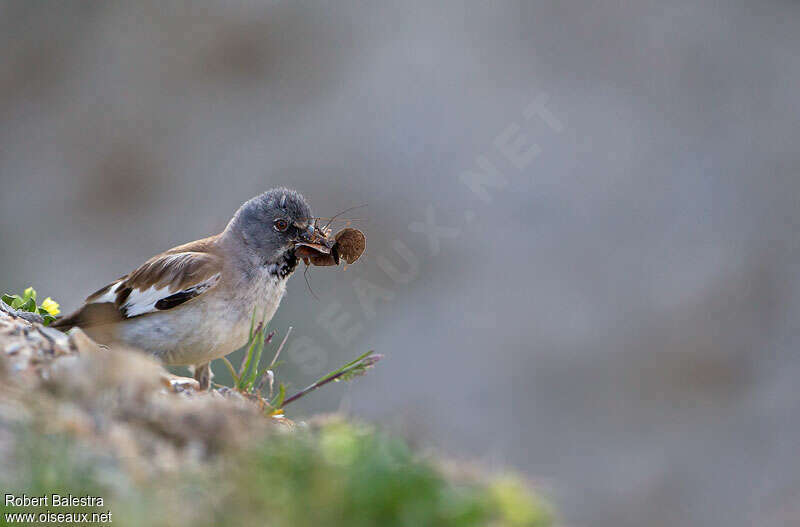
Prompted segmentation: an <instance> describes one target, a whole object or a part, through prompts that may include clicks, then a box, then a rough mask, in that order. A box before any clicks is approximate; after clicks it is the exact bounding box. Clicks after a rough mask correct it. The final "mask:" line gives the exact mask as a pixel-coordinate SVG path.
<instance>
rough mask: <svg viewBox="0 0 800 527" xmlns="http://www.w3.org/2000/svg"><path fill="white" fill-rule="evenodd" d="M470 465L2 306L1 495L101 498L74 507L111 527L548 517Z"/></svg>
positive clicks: (515, 482)
mask: <svg viewBox="0 0 800 527" xmlns="http://www.w3.org/2000/svg"><path fill="white" fill-rule="evenodd" d="M0 304H1V303H0ZM18 315H22V316H18ZM464 468H465V467H464V465H463V464H452V463H451V464H445V463H442V462H441V461H438V460H431V459H424V458H422V457H420V456H419V455H417V454H415V453H413V452H412V451H410V450H409V449H408V447H407V446H406V445H405V443H404V442H403V441H401V440H397V439H396V438H391V437H388V436H385V435H383V434H381V433H379V432H376V431H375V430H374V429H372V428H370V427H367V426H365V425H360V424H352V423H349V422H347V421H346V420H345V419H343V418H341V417H326V418H317V419H313V420H312V421H311V424H305V423H302V424H297V425H295V424H294V423H292V422H291V421H289V420H287V419H285V418H283V417H277V418H276V417H273V416H271V415H269V414H268V413H267V412H265V411H264V408H263V407H262V405H260V404H259V403H258V401H256V400H254V399H251V398H248V397H245V396H243V395H241V394H240V393H238V392H236V391H234V390H230V389H227V388H218V389H214V390H212V391H209V392H199V391H197V389H196V383H195V381H194V380H192V379H184V378H176V377H175V376H173V375H171V374H169V373H168V372H167V371H166V370H165V369H164V368H163V367H162V366H161V365H159V364H158V363H156V362H155V361H153V360H151V359H150V358H149V357H147V356H145V355H144V354H141V353H139V352H136V351H128V350H110V349H107V348H104V347H101V346H99V345H97V344H96V343H95V342H93V341H92V340H91V339H90V338H89V337H87V336H86V335H85V334H84V333H83V332H82V331H80V330H73V331H72V332H70V334H69V335H67V334H64V333H61V332H59V331H56V330H53V329H50V328H47V327H44V326H43V325H42V324H41V323H40V322H37V319H36V317H35V316H30V314H20V313H17V312H14V311H13V310H9V309H8V308H7V306H3V307H2V308H0V487H2V488H4V489H5V491H6V492H13V493H15V494H23V493H25V494H28V495H32V496H33V495H44V494H52V493H56V492H58V493H61V494H72V495H75V496H102V497H104V499H105V502H104V504H103V506H100V507H97V506H90V507H83V508H79V509H69V510H70V511H72V512H75V511H76V510H77V511H84V512H89V513H93V512H97V513H109V512H111V513H114V514H116V516H114V518H115V519H114V521H113V523H114V524H115V525H119V524H123V525H169V526H170V527H174V526H181V525H186V526H188V525H192V526H202V525H221V524H228V525H264V524H265V522H266V524H268V525H278V526H287V527H288V526H292V527H297V526H302V525H309V526H310V525H321V524H324V525H332V526H336V525H348V526H353V525H356V526H357V525H364V526H366V525H378V524H380V525H389V526H391V525H454V526H455V525H459V526H461V525H490V524H491V525H511V526H513V525H520V526H522V525H528V526H546V525H549V524H550V516H549V514H548V513H547V510H546V508H545V507H543V506H542V505H541V504H540V502H539V501H538V500H537V499H536V497H535V496H534V495H533V494H531V493H530V491H529V490H528V488H527V484H525V483H524V482H522V481H521V480H519V479H516V478H513V477H512V478H509V477H507V476H503V477H500V478H494V479H492V478H487V477H483V476H481V475H480V474H478V473H475V472H474V471H472V470H465V469H464ZM0 510H1V511H2V514H4V515H5V514H6V513H9V512H31V511H33V512H36V513H37V514H38V513H40V512H66V511H67V510H63V509H62V510H57V511H51V510H50V509H47V508H41V507H40V508H38V509H30V508H28V509H26V508H25V507H23V508H15V507H6V506H5V505H4V504H3V505H0ZM0 524H6V521H5V516H3V522H2V523H0Z"/></svg>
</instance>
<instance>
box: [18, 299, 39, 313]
mask: <svg viewBox="0 0 800 527" xmlns="http://www.w3.org/2000/svg"><path fill="white" fill-rule="evenodd" d="M19 309H22V310H23V311H27V312H28V313H36V300H34V299H33V298H29V299H28V300H27V301H25V303H23V304H22V305H21V306H20V307H19Z"/></svg>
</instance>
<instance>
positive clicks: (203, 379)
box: [194, 362, 214, 391]
mask: <svg viewBox="0 0 800 527" xmlns="http://www.w3.org/2000/svg"><path fill="white" fill-rule="evenodd" d="M212 377H214V373H213V372H212V371H211V363H209V362H205V363H203V364H197V365H195V367H194V379H195V380H196V381H197V382H198V383H200V391H205V390H208V389H209V388H210V387H211V378H212Z"/></svg>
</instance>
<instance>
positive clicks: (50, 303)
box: [39, 296, 61, 316]
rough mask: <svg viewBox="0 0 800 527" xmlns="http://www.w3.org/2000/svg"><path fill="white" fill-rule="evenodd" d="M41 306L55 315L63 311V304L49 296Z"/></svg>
mask: <svg viewBox="0 0 800 527" xmlns="http://www.w3.org/2000/svg"><path fill="white" fill-rule="evenodd" d="M39 307H41V308H42V309H44V310H45V311H47V312H48V313H50V314H51V315H53V316H56V315H58V314H59V313H61V309H60V308H61V306H60V305H58V302H56V301H55V300H53V299H52V298H50V297H49V296H48V297H47V298H45V299H44V301H43V302H42V304H41V305H40V306H39Z"/></svg>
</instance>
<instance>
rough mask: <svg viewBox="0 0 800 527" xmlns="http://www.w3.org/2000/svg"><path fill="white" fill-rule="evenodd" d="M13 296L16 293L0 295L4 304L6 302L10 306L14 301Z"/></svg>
mask: <svg viewBox="0 0 800 527" xmlns="http://www.w3.org/2000/svg"><path fill="white" fill-rule="evenodd" d="M15 296H16V295H13V296H12V295H8V294H6V295H3V296H2V300H3V302H5V303H6V304H8V305H9V306H10V305H11V304H12V303H13V302H14V297H15Z"/></svg>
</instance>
